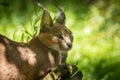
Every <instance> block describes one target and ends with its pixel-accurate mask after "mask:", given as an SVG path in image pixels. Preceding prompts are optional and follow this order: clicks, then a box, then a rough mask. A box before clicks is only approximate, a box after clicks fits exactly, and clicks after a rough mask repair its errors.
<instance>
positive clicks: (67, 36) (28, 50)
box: [0, 10, 72, 80]
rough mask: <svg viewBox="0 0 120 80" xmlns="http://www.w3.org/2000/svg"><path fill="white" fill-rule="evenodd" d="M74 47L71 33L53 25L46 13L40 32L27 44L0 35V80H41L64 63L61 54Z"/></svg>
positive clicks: (62, 27)
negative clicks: (52, 69) (53, 68)
mask: <svg viewBox="0 0 120 80" xmlns="http://www.w3.org/2000/svg"><path fill="white" fill-rule="evenodd" d="M61 36H62V38H61ZM71 46H72V33H71V31H70V30H69V29H67V28H66V27H65V25H64V24H61V23H55V24H53V22H52V19H51V16H50V15H49V13H48V12H47V11H46V10H44V12H43V15H42V19H41V26H40V33H39V35H38V36H36V37H35V38H33V39H32V40H31V41H29V42H28V43H18V42H15V41H12V40H10V39H8V38H6V37H5V36H3V35H0V80H42V78H43V77H44V76H45V75H46V74H47V72H48V71H49V70H50V69H51V68H52V67H54V66H56V65H58V64H60V63H61V60H62V57H61V54H62V53H67V52H68V50H70V49H71Z"/></svg>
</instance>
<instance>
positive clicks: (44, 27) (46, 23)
mask: <svg viewBox="0 0 120 80" xmlns="http://www.w3.org/2000/svg"><path fill="white" fill-rule="evenodd" d="M52 26H53V21H52V18H51V16H50V14H49V13H48V11H47V10H43V15H42V19H41V25H40V32H45V31H48V30H49V29H50V28H51V27H52Z"/></svg>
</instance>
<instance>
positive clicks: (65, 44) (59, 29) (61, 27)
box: [38, 3, 73, 52]
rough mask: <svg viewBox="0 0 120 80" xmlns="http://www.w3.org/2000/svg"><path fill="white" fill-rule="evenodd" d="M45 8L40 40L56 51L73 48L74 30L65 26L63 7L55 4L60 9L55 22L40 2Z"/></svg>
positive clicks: (65, 50)
mask: <svg viewBox="0 0 120 80" xmlns="http://www.w3.org/2000/svg"><path fill="white" fill-rule="evenodd" d="M38 5H39V6H40V7H42V9H43V15H42V18H41V25H40V33H39V35H38V38H39V40H40V41H41V42H42V43H43V44H44V45H46V46H47V47H48V48H50V49H52V50H56V51H62V52H67V51H68V50H70V49H71V48H72V42H73V36H72V32H71V31H70V30H69V29H68V28H67V27H66V26H65V14H64V12H63V11H62V9H61V8H59V7H58V6H57V5H56V4H54V5H55V6H56V7H57V9H58V11H59V12H58V15H57V17H56V21H55V23H53V20H52V18H51V16H50V14H49V12H48V11H47V10H46V9H45V8H44V7H43V6H42V5H41V4H39V3H38Z"/></svg>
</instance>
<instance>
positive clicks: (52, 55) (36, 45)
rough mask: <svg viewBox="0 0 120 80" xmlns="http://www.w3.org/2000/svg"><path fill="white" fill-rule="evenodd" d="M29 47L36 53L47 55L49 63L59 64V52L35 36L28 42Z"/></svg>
mask: <svg viewBox="0 0 120 80" xmlns="http://www.w3.org/2000/svg"><path fill="white" fill-rule="evenodd" d="M29 47H30V48H31V49H32V50H33V51H34V52H35V53H36V54H38V55H41V56H42V55H47V58H48V59H49V61H50V63H51V65H53V66H55V65H57V64H61V53H60V52H58V51H54V50H52V49H50V48H48V47H47V46H46V45H44V44H43V43H42V42H41V41H40V40H39V39H38V38H37V37H35V38H34V39H32V40H31V41H30V42H29Z"/></svg>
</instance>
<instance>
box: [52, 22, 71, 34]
mask: <svg viewBox="0 0 120 80" xmlns="http://www.w3.org/2000/svg"><path fill="white" fill-rule="evenodd" d="M52 31H53V32H54V33H58V34H70V33H71V31H70V30H69V29H68V28H67V27H66V26H64V25H60V24H55V25H54V27H53V29H52Z"/></svg>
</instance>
